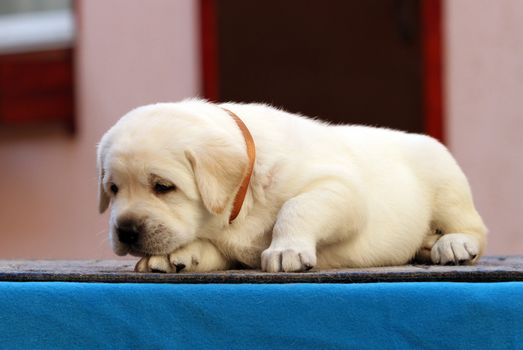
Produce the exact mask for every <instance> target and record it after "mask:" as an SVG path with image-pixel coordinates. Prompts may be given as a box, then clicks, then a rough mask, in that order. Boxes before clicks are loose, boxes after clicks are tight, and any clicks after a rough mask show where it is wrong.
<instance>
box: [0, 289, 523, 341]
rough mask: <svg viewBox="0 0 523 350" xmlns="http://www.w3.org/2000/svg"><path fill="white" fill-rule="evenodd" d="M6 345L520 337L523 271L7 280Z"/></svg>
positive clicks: (1, 314) (2, 321)
mask: <svg viewBox="0 0 523 350" xmlns="http://www.w3.org/2000/svg"><path fill="white" fill-rule="evenodd" d="M0 348H2V349H3V348H12V349H24V348H25V349H35V348H36V349H41V348H45V349H47V348H56V349H71V348H89V349H97V348H100V349H107V348H119V349H124V348H125V349H138V348H140V349H228V350H231V349H291V348H296V349H438V350H441V349H467V350H470V349H518V348H520V349H523V282H506V283H434V282H433V283H373V284H265V285H255V284H243V285H225V284H196V285H186V284H185V285H176V284H103V283H61V282H60V283H59V282H40V283H39V282H26V283H22V282H2V283H0Z"/></svg>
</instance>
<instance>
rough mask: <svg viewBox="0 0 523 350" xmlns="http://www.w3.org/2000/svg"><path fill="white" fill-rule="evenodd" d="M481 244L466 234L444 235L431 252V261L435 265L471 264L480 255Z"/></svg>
mask: <svg viewBox="0 0 523 350" xmlns="http://www.w3.org/2000/svg"><path fill="white" fill-rule="evenodd" d="M479 250H480V248H479V242H478V241H477V240H476V239H475V238H474V237H472V236H470V235H467V234H464V233H449V234H446V235H443V236H442V237H441V238H440V239H438V241H437V242H436V243H435V244H434V246H433V247H432V250H431V259H432V262H433V263H434V264H440V265H446V264H455V265H462V264H469V263H472V262H474V261H475V260H476V258H477V257H478V255H479Z"/></svg>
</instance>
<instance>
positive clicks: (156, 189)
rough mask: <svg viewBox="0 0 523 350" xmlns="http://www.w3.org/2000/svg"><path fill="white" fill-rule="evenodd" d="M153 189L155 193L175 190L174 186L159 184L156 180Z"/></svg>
mask: <svg viewBox="0 0 523 350" xmlns="http://www.w3.org/2000/svg"><path fill="white" fill-rule="evenodd" d="M153 189H154V192H155V193H156V194H165V193H168V192H172V191H174V190H176V186H174V185H166V184H161V183H159V182H157V183H155V184H154V188H153Z"/></svg>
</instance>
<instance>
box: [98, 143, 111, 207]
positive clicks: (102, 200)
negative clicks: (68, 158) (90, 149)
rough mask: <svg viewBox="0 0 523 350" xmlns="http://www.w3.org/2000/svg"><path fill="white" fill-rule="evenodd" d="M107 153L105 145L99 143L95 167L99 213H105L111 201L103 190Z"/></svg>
mask: <svg viewBox="0 0 523 350" xmlns="http://www.w3.org/2000/svg"><path fill="white" fill-rule="evenodd" d="M106 153H107V147H106V146H105V143H104V142H103V140H102V142H100V144H99V145H98V151H97V156H96V167H97V170H98V211H99V212H100V214H101V213H103V212H105V211H106V210H107V208H108V207H109V202H110V201H111V199H110V197H109V196H108V195H107V192H105V189H104V187H103V178H104V175H105V171H104V168H103V164H104V159H105V155H106Z"/></svg>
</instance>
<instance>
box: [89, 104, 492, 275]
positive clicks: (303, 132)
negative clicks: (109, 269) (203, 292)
mask: <svg viewBox="0 0 523 350" xmlns="http://www.w3.org/2000/svg"><path fill="white" fill-rule="evenodd" d="M97 158H98V160H97V165H98V172H99V174H98V175H99V184H100V186H99V209H100V212H104V211H105V210H106V209H107V208H108V207H109V205H111V215H110V223H109V226H110V237H111V242H112V247H113V250H114V252H115V253H116V254H118V255H125V254H131V255H134V256H138V257H141V259H140V260H139V261H138V263H137V265H136V270H137V271H139V272H150V271H163V272H179V271H202V272H203V271H214V270H224V269H229V268H233V267H235V266H237V265H238V264H241V265H243V266H247V267H250V268H255V269H258V268H259V269H262V270H263V271H268V272H280V271H284V272H294V271H305V270H308V269H311V268H318V269H328V268H343V267H374V266H386V265H401V264H406V263H409V262H410V261H412V259H414V258H417V259H421V260H423V261H424V262H431V263H434V264H449V263H452V264H468V263H473V262H475V261H476V260H477V259H478V258H479V256H480V255H481V254H482V252H483V251H484V249H485V235H486V228H485V225H484V224H483V221H482V219H481V217H480V216H479V214H478V212H477V211H476V209H475V207H474V203H473V200H472V195H471V191H470V187H469V184H468V182H467V179H466V177H465V175H464V174H463V172H462V171H461V169H460V168H459V166H458V165H457V164H456V161H455V160H454V159H453V158H452V156H451V155H450V153H449V152H448V151H447V149H446V148H445V147H444V146H443V145H442V144H441V143H439V142H438V141H436V140H435V139H433V138H431V137H428V136H424V135H418V134H409V133H405V132H401V131H396V130H389V129H383V128H373V127H365V126H355V125H329V124H327V123H324V122H321V121H318V120H313V119H309V118H306V117H304V116H300V115H296V114H291V113H287V112H285V111H282V110H279V109H276V108H273V107H270V106H267V105H262V104H235V103H226V104H221V105H217V104H213V103H209V102H206V101H203V100H198V99H193V100H185V101H182V102H178V103H159V104H153V105H148V106H143V107H139V108H137V109H135V110H132V111H131V112H129V113H128V114H126V115H125V116H124V117H122V118H121V119H120V121H118V122H117V123H116V125H114V126H113V127H112V128H111V129H110V130H109V131H107V133H106V134H105V135H104V136H103V137H102V139H101V141H100V143H99V146H98V156H97Z"/></svg>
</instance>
